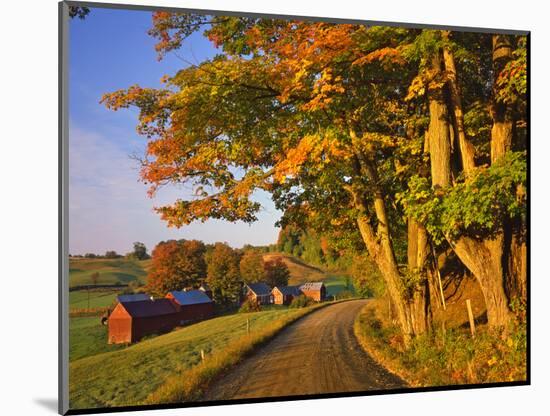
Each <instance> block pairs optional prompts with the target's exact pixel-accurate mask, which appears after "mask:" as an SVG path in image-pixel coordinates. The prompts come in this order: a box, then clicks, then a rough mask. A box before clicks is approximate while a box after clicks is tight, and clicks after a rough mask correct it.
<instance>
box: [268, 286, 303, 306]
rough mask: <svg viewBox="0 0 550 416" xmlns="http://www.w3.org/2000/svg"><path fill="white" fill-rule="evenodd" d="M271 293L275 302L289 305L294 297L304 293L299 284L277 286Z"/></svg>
mask: <svg viewBox="0 0 550 416" xmlns="http://www.w3.org/2000/svg"><path fill="white" fill-rule="evenodd" d="M271 293H272V295H273V303H274V304H276V305H288V304H290V302H292V299H294V298H295V297H297V296H300V295H301V294H302V292H300V289H299V288H298V286H276V287H274V288H273V290H272V291H271Z"/></svg>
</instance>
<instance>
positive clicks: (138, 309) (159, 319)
mask: <svg viewBox="0 0 550 416" xmlns="http://www.w3.org/2000/svg"><path fill="white" fill-rule="evenodd" d="M176 323H177V310H176V308H175V306H174V305H173V303H172V302H171V301H170V300H169V299H156V300H151V299H148V300H139V301H133V302H119V303H118V304H117V305H116V306H115V308H114V309H113V312H112V313H111V315H109V319H108V325H109V337H108V342H109V344H125V343H132V342H137V341H139V340H140V339H142V338H143V337H145V336H147V335H152V334H161V333H164V332H168V331H170V330H172V329H173V328H174V327H175V326H176Z"/></svg>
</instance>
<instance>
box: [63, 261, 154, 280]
mask: <svg viewBox="0 0 550 416" xmlns="http://www.w3.org/2000/svg"><path fill="white" fill-rule="evenodd" d="M150 265H151V260H141V261H140V260H128V259H124V258H123V259H81V258H71V259H70V260H69V285H70V286H79V285H89V284H93V282H92V280H91V277H90V276H91V275H92V273H95V272H97V273H99V280H98V282H97V283H98V284H121V285H127V284H128V283H130V282H132V281H134V280H137V281H139V282H142V283H145V278H146V276H147V270H148V269H149V267H150Z"/></svg>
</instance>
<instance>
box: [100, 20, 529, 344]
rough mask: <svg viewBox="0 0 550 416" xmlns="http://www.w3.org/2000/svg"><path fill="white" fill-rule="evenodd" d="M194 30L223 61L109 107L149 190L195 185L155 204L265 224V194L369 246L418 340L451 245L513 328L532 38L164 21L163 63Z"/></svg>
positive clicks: (123, 93) (158, 30) (316, 224)
mask: <svg viewBox="0 0 550 416" xmlns="http://www.w3.org/2000/svg"><path fill="white" fill-rule="evenodd" d="M197 31H200V32H201V33H202V34H203V35H204V36H206V37H207V38H208V39H209V40H210V41H211V42H212V43H213V44H214V45H215V46H217V47H219V48H221V50H222V51H223V53H220V54H218V55H216V56H215V57H214V58H212V59H208V60H205V61H204V62H201V63H199V64H196V65H195V64H192V65H188V66H187V67H185V68H183V69H181V70H180V71H178V72H177V73H176V74H174V75H172V76H167V77H166V78H165V79H164V85H165V86H164V87H163V88H160V89H151V88H143V87H140V86H137V85H135V86H131V87H129V88H127V89H124V90H119V91H115V92H112V93H108V94H105V95H104V97H103V99H102V102H103V103H104V104H105V105H106V106H107V107H108V108H111V109H113V110H118V109H120V108H127V107H129V106H136V107H137V108H138V109H139V124H138V126H137V128H138V131H139V133H141V134H142V135H144V136H145V137H146V138H147V150H146V154H145V155H144V157H143V159H142V160H141V178H142V180H143V181H144V182H146V183H147V184H149V185H150V188H149V193H150V194H151V195H152V194H154V193H155V192H156V191H157V190H158V189H159V187H161V186H164V185H166V184H174V183H175V184H179V183H187V184H190V185H192V187H193V189H194V192H193V196H192V197H191V198H188V199H178V200H176V201H174V202H173V203H171V204H169V205H165V206H161V207H157V208H156V210H157V212H158V213H159V214H160V216H161V218H162V219H163V220H165V221H166V222H167V224H168V225H169V226H176V227H181V226H184V225H186V224H189V223H191V222H193V221H204V220H206V219H208V218H218V219H225V220H228V221H244V222H252V221H255V220H256V219H257V217H256V214H257V213H258V211H259V209H260V205H259V204H258V203H257V202H256V201H254V199H253V198H252V195H253V193H254V192H255V191H256V190H258V189H261V190H264V191H268V192H270V193H271V195H272V196H273V200H274V201H275V204H276V206H277V207H278V208H279V209H281V210H283V212H284V216H283V218H282V220H281V225H283V226H286V225H289V224H299V225H300V226H304V227H309V228H311V229H315V230H318V231H321V232H329V233H330V234H332V235H339V236H340V238H341V240H342V241H345V242H346V243H349V244H354V241H357V240H359V241H362V243H363V244H364V247H365V248H366V249H367V251H368V253H369V256H370V257H371V259H372V261H374V262H375V263H376V265H377V267H378V269H379V270H380V272H381V275H382V276H383V278H384V280H385V283H386V286H387V291H388V293H389V296H390V297H391V299H392V301H393V302H394V305H395V306H396V309H397V314H398V319H399V322H400V325H401V328H402V330H403V334H404V336H405V337H406V338H407V337H409V336H411V335H414V334H416V333H420V332H423V331H425V330H426V329H427V328H428V327H429V316H428V312H429V308H427V307H425V305H424V306H422V305H423V302H426V300H425V299H427V298H429V296H428V297H426V296H424V295H423V293H427V291H430V290H432V291H433V290H434V289H433V288H432V289H430V287H429V282H430V278H429V276H430V275H433V264H434V262H433V259H432V260H430V257H431V256H432V253H433V252H434V251H435V250H437V249H438V248H441V247H442V246H444V247H447V246H450V247H452V248H453V249H454V250H455V251H456V253H457V255H458V257H459V258H460V260H461V261H462V262H463V263H464V264H465V265H466V266H467V267H468V268H469V269H470V271H471V272H472V273H473V274H474V275H475V276H476V278H478V281H479V283H480V285H481V287H482V290H483V291H484V295H485V297H486V300H487V302H488V316H489V322H490V323H491V324H495V325H501V324H504V323H505V322H506V309H507V305H506V302H507V301H506V300H505V297H506V295H505V294H504V289H503V288H502V284H501V283H498V282H499V281H504V280H506V278H504V277H503V275H505V274H506V273H508V271H507V269H506V270H505V269H503V268H502V267H501V266H499V264H503V262H502V260H501V259H502V257H503V255H505V257H507V258H508V257H509V258H510V259H512V260H511V261H512V263H514V261H516V260H513V253H512V252H513V250H511V249H510V248H506V247H504V246H503V241H505V238H504V237H505V234H506V233H516V234H514V235H516V236H517V237H518V238H519V236H520V234H521V232H519V234H518V233H517V232H516V231H517V230H524V229H525V222H524V220H525V210H526V208H525V201H526V160H525V159H526V153H525V149H526V148H527V119H526V117H527V116H526V111H525V109H526V97H525V96H526V74H527V58H526V38H525V37H522V36H505V35H492V34H484V33H474V32H450V31H445V30H427V29H426V30H420V29H407V28H396V27H382V26H367V25H358V24H332V23H325V22H307V21H296V20H282V19H264V18H242V17H227V16H205V15H196V14H175V13H168V12H159V13H155V14H154V17H153V28H152V29H151V31H150V34H151V35H152V36H154V37H156V38H157V39H158V43H157V46H156V49H157V52H158V54H159V59H162V57H163V56H164V55H165V54H166V53H169V52H170V51H173V50H177V49H178V48H180V47H181V45H182V43H183V42H185V41H186V39H187V37H189V36H190V35H191V34H192V33H194V32H197ZM506 235H508V234H506ZM510 235H511V234H510ZM506 238H508V237H506ZM510 238H511V237H510ZM514 238H515V237H514ZM289 241H291V240H289ZM506 241H508V240H506ZM514 241H515V240H514ZM493 242H495V243H493ZM517 242H518V244H522V243H521V239H518V240H517ZM217 250H218V255H220V254H221V252H222V251H223V250H224V249H222V248H221V247H220V248H217ZM503 250H504V251H506V250H508V251H507V253H509V254H506V253H504V251H503ZM478 259H484V262H485V263H483V264H490V266H487V267H485V266H483V264H482V262H481V260H478ZM518 261H520V263H521V261H523V260H518ZM230 263H231V262H230ZM516 263H517V262H516ZM516 263H514V264H515V265H511V266H510V268H513V267H516V268H517V267H520V266H517V264H516ZM231 264H232V263H231ZM402 264H407V267H408V269H409V270H408V271H405V272H404V271H403V270H402V269H403V267H402ZM224 267H226V268H228V269H230V267H229V266H224ZM484 267H485V268H484ZM520 268H521V267H520ZM209 270H210V269H209ZM488 270H490V271H488ZM235 273H236V271H235ZM514 273H515V272H514ZM215 275H216V273H214V271H213V272H212V276H215ZM412 275H415V276H420V278H419V279H413V280H411V279H408V278H407V276H412ZM516 275H517V273H516ZM490 276H497V277H493V278H492V277H490ZM498 276H500V277H498ZM209 278H210V271H209ZM213 281H215V278H214V277H213ZM410 282H413V283H410ZM411 284H412V285H413V286H411ZM499 285H500V286H499ZM220 290H221V289H220ZM219 293H222V292H219ZM491 299H499V300H498V301H497V302H496V303H495V304H493V305H491V304H490V302H492V301H491ZM415 314H420V315H422V316H416V317H414V315H415ZM419 322H425V324H423V325H421V326H416V327H415V325H418V323H419Z"/></svg>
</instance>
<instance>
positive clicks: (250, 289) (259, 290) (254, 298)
mask: <svg viewBox="0 0 550 416" xmlns="http://www.w3.org/2000/svg"><path fill="white" fill-rule="evenodd" d="M244 294H245V297H246V299H247V300H249V301H251V302H257V303H258V304H259V305H269V304H270V303H273V295H272V294H271V288H270V287H269V286H268V285H267V284H265V283H263V282H258V283H248V284H246V285H245V286H244Z"/></svg>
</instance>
